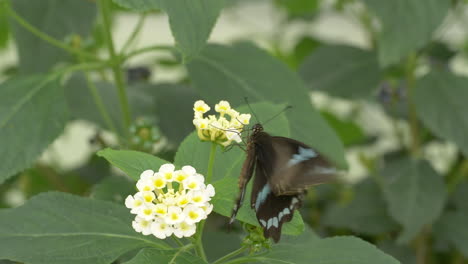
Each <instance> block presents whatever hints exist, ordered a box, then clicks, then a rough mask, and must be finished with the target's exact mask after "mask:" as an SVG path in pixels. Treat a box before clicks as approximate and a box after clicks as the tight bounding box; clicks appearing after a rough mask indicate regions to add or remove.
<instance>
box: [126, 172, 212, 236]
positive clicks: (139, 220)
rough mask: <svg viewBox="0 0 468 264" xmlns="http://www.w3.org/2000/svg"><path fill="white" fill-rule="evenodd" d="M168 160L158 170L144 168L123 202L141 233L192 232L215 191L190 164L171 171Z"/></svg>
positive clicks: (156, 234)
mask: <svg viewBox="0 0 468 264" xmlns="http://www.w3.org/2000/svg"><path fill="white" fill-rule="evenodd" d="M174 169H175V167H174V165H172V164H164V165H162V166H161V168H160V169H159V171H158V172H154V171H152V170H146V171H144V172H143V173H142V174H141V175H140V180H138V182H137V184H136V186H137V188H138V192H137V193H136V194H135V195H133V196H132V195H129V196H128V197H127V199H126V200H125V206H127V208H129V209H131V211H130V212H131V213H132V214H135V215H136V217H135V221H133V222H132V226H133V228H134V229H135V231H137V232H140V233H142V234H143V235H150V234H153V235H154V236H155V237H157V238H160V239H164V238H166V237H169V236H171V235H172V234H174V235H175V236H177V237H179V238H181V237H189V236H192V235H193V234H195V231H196V223H198V222H200V221H201V220H203V219H206V217H207V216H208V215H209V214H210V213H211V211H212V210H213V205H212V204H210V203H209V201H210V200H211V197H213V196H214V195H215V190H214V187H213V186H212V185H211V184H208V185H205V183H204V181H205V178H204V177H203V175H201V174H198V173H197V172H196V170H195V169H194V168H193V167H192V166H184V167H182V169H181V170H177V171H174Z"/></svg>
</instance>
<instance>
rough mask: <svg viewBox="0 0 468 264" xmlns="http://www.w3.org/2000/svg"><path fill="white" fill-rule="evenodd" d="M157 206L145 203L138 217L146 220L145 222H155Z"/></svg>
mask: <svg viewBox="0 0 468 264" xmlns="http://www.w3.org/2000/svg"><path fill="white" fill-rule="evenodd" d="M155 208H156V205H155V204H153V203H145V204H143V205H142V207H141V210H140V211H139V212H138V216H139V217H141V218H143V219H145V220H148V221H149V220H153V219H154V215H155V212H154V209H155Z"/></svg>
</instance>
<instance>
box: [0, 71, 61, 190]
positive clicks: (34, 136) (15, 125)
mask: <svg viewBox="0 0 468 264" xmlns="http://www.w3.org/2000/svg"><path fill="white" fill-rule="evenodd" d="M64 101H65V100H64V95H63V90H62V88H61V87H60V84H59V81H58V80H57V79H52V78H51V77H48V76H44V75H37V76H28V77H25V76H22V77H19V78H14V79H10V80H8V81H6V82H4V83H2V84H0V145H1V148H0V157H2V166H0V183H2V182H3V181H4V180H5V179H7V178H8V177H10V176H12V175H13V174H15V173H17V172H19V171H21V170H23V169H26V168H28V167H30V166H31V165H32V164H33V162H34V161H35V160H36V159H37V158H38V157H39V155H40V154H41V153H42V152H43V151H44V149H45V148H46V147H47V146H48V145H49V144H50V143H52V141H53V140H54V139H55V138H56V137H58V136H59V135H60V133H61V132H62V131H63V128H64V126H65V122H66V121H67V119H68V113H67V109H66V106H65V103H64Z"/></svg>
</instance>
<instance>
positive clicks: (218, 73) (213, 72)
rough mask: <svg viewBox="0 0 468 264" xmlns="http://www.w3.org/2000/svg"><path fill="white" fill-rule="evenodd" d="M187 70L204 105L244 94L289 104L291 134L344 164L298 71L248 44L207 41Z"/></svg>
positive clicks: (337, 142) (336, 141) (233, 100)
mask: <svg viewBox="0 0 468 264" xmlns="http://www.w3.org/2000/svg"><path fill="white" fill-rule="evenodd" d="M188 71H189V75H190V78H191V80H192V81H193V83H194V86H195V88H196V89H198V90H199V91H200V94H201V95H202V96H203V97H204V98H205V99H207V101H208V102H209V103H215V102H218V101H219V100H222V99H224V100H226V99H227V100H228V101H229V102H231V104H233V105H239V104H242V103H243V102H244V97H248V98H249V100H250V101H271V102H274V103H285V104H290V105H292V106H293V109H291V110H289V111H288V112H287V113H286V115H287V117H288V120H289V121H290V126H291V135H292V138H294V139H296V140H300V141H303V142H304V143H306V144H309V145H310V146H312V147H314V148H316V149H317V150H318V151H319V152H321V153H322V154H323V155H325V156H326V157H328V158H329V159H330V160H331V161H332V162H334V163H336V164H337V165H338V166H340V167H346V161H345V159H344V149H343V145H342V143H341V142H340V140H339V138H338V137H337V135H336V134H335V132H334V131H333V130H332V129H331V128H330V127H329V126H328V125H327V123H326V122H325V120H324V119H323V118H322V117H321V116H320V114H319V113H318V112H317V111H316V110H315V109H314V108H313V106H312V104H311V101H310V97H309V94H308V92H307V89H306V88H305V86H304V84H303V83H302V81H301V80H300V78H299V77H298V75H297V74H295V73H294V72H292V71H291V70H290V69H288V67H287V66H286V65H284V64H282V63H281V62H279V61H278V60H276V59H275V58H273V57H272V56H270V55H269V54H267V53H265V52H264V51H262V50H261V49H258V48H257V47H255V46H253V45H251V44H248V43H238V44H234V45H232V46H221V45H209V46H207V48H206V49H205V50H204V51H203V52H202V53H201V54H200V55H199V56H198V57H196V58H194V59H193V60H192V61H191V62H190V63H189V64H188ZM262 121H265V120H262ZM272 132H274V131H272Z"/></svg>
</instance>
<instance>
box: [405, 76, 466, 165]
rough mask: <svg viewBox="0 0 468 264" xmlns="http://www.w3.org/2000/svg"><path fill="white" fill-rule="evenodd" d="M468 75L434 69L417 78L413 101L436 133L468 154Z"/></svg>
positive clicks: (424, 121) (419, 115)
mask: <svg viewBox="0 0 468 264" xmlns="http://www.w3.org/2000/svg"><path fill="white" fill-rule="evenodd" d="M467 87H468V78H466V77H461V76H456V75H454V74H453V73H451V72H448V71H433V72H431V73H429V74H428V75H426V76H424V77H423V78H422V79H421V80H418V82H417V83H416V87H415V89H414V105H415V107H416V112H417V114H418V117H419V118H420V119H421V120H422V122H423V123H424V125H425V126H426V127H428V128H429V129H430V130H431V131H432V132H433V133H434V134H435V135H437V136H439V137H441V138H443V139H446V140H449V141H453V142H455V143H456V144H457V147H459V148H460V150H461V151H462V153H463V154H464V155H465V156H466V157H468V137H467V136H466V135H468V118H466V113H468V104H467V103H466V99H467V98H468V88H467Z"/></svg>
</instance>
